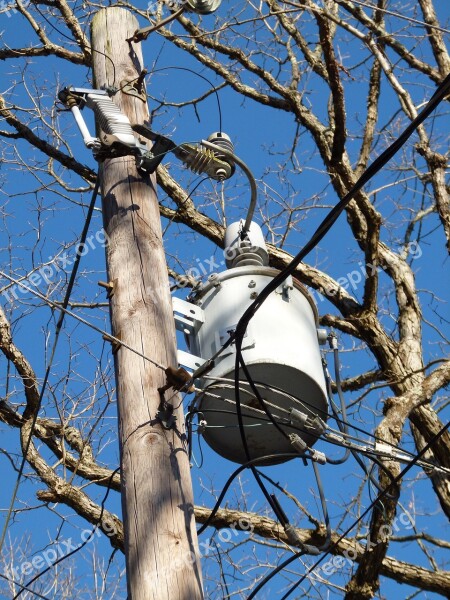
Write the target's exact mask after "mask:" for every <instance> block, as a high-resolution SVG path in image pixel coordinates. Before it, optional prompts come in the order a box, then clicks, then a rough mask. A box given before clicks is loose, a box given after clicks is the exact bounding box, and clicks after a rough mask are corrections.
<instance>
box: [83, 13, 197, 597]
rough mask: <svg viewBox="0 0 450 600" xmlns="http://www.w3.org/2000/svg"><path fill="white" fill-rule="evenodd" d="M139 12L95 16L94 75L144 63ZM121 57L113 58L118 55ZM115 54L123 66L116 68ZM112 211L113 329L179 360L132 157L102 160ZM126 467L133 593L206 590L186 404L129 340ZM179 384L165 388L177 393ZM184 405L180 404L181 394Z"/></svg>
mask: <svg viewBox="0 0 450 600" xmlns="http://www.w3.org/2000/svg"><path fill="white" fill-rule="evenodd" d="M137 27H138V23H137V21H136V19H135V18H134V17H133V16H132V15H131V14H130V13H129V12H128V11H126V10H124V9H121V8H115V7H114V8H108V9H104V10H101V11H99V12H98V13H97V14H96V15H95V17H94V19H93V22H92V31H91V33H92V47H93V49H94V50H98V51H100V52H102V53H104V54H107V56H108V57H110V59H111V60H109V59H108V58H106V57H105V56H104V55H103V54H100V53H99V52H94V53H93V65H94V76H95V85H96V86H97V87H100V86H102V85H104V84H109V85H111V84H113V82H114V85H115V86H116V87H121V85H122V82H123V80H124V79H125V78H137V77H138V75H139V73H140V71H141V69H142V68H143V61H142V54H141V49H140V45H139V44H132V45H131V46H129V45H128V43H127V42H126V41H125V40H126V38H129V37H130V36H131V35H132V34H133V32H134V31H135V30H136V29H137ZM111 61H112V62H111ZM113 63H114V67H115V68H113ZM114 102H116V103H117V104H118V105H119V106H120V107H121V109H122V110H123V112H124V113H125V114H126V115H127V116H128V118H129V119H130V121H131V122H132V123H133V122H138V123H142V122H143V120H144V119H146V118H148V108H147V104H146V103H144V102H142V101H141V100H139V99H137V98H134V97H132V96H129V95H125V94H123V93H121V92H119V93H118V94H116V95H115V96H114ZM101 173H102V198H103V218H104V226H105V230H106V232H107V234H108V237H109V242H108V246H107V251H106V253H107V266H108V275H109V280H117V283H116V286H115V290H114V295H113V297H112V299H111V323H112V332H113V334H114V335H116V336H121V339H122V340H123V341H125V342H126V343H127V344H129V345H130V346H132V347H134V348H137V349H138V350H139V351H140V352H142V353H144V354H145V355H146V356H148V357H150V358H151V359H152V360H155V361H156V362H157V363H159V364H160V365H163V366H164V367H167V366H169V365H172V366H177V361H176V341H175V327H174V320H173V314H172V303H171V298H170V293H169V283H168V276H167V268H166V262H165V254H164V248H163V243H162V233H161V224H160V216H159V208H158V202H157V198H156V193H155V187H154V186H155V182H154V179H153V178H142V177H141V176H140V174H139V173H138V172H137V170H136V168H135V163H134V159H133V158H131V157H126V158H119V159H112V160H107V161H105V163H104V164H103V167H102V170H101ZM115 369H116V382H117V401H118V411H119V437H120V444H121V468H122V485H123V488H122V510H123V520H124V529H125V552H126V563H127V582H128V595H129V599H130V600H149V599H152V600H166V599H167V600H169V599H170V600H198V599H201V598H203V592H202V581H201V572H200V566H199V553H198V546H197V538H196V531H195V521H194V513H193V496H192V486H191V479H190V470H189V463H188V457H187V455H186V451H185V448H184V446H183V437H184V428H183V414H182V410H181V409H179V410H177V411H176V415H177V417H178V420H177V427H178V429H177V431H176V432H175V431H174V430H170V431H167V430H164V429H163V428H162V427H161V425H160V424H159V422H158V421H157V420H156V418H155V417H156V415H157V412H158V406H159V401H160V398H159V394H158V391H157V388H158V387H160V386H162V385H164V383H165V379H164V372H163V371H162V370H161V369H158V368H157V367H155V366H154V365H152V364H151V363H149V362H148V361H145V360H144V359H142V358H141V357H139V356H137V355H136V354H134V353H133V352H130V351H129V350H127V349H125V348H123V347H122V348H121V349H119V351H118V352H117V353H116V355H115ZM170 395H171V394H170V391H169V392H166V397H169V396H170ZM173 403H174V404H175V406H177V405H178V404H179V399H178V397H177V396H176V397H175V398H173Z"/></svg>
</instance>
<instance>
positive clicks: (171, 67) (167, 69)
mask: <svg viewBox="0 0 450 600" xmlns="http://www.w3.org/2000/svg"><path fill="white" fill-rule="evenodd" d="M170 69H174V70H175V71H187V72H188V73H192V74H193V75H197V77H200V79H203V80H204V81H206V83H208V85H210V86H211V87H212V88H213V90H214V94H215V95H216V100H217V111H218V113H219V132H220V133H222V107H221V105H220V98H219V93H218V91H217V89H216V86H215V85H214V84H213V83H212V81H211V80H210V79H208V78H207V77H205V76H204V75H201V74H200V73H197V71H194V70H193V69H189V68H188V67H173V66H170V67H161V68H159V69H155V70H153V71H152V72H151V73H149V74H148V75H147V77H151V76H152V75H153V74H154V73H159V72H160V71H169V70H170ZM221 150H223V149H222V148H221Z"/></svg>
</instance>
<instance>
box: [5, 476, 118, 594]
mask: <svg viewBox="0 0 450 600" xmlns="http://www.w3.org/2000/svg"><path fill="white" fill-rule="evenodd" d="M119 471H120V467H117V469H115V470H114V471H113V472H112V473H111V475H110V476H109V482H108V487H107V488H106V493H105V495H104V497H103V500H102V502H101V504H100V507H101V510H100V515H99V517H98V520H97V523H96V524H95V525H94V527H93V529H92V531H91V533H90V534H89V537H87V538H86V539H85V540H84V541H83V543H82V544H80V545H79V546H77V547H76V548H74V549H73V550H71V551H70V552H69V553H68V554H65V555H64V556H61V557H60V558H58V560H55V562H53V563H52V564H51V565H49V566H48V567H47V568H46V569H44V570H43V571H41V572H40V573H38V574H37V575H35V576H34V577H33V578H32V579H30V580H29V581H27V583H26V585H27V586H29V585H31V584H32V583H34V582H35V581H36V580H37V579H39V578H40V577H42V575H44V574H45V573H47V572H48V571H50V569H53V567H55V566H56V565H57V564H59V563H60V562H62V561H63V560H66V558H69V556H72V555H73V554H75V553H76V552H79V551H80V550H81V549H82V548H84V546H86V544H87V543H88V542H90V540H91V539H92V536H93V535H94V533H95V532H96V530H97V527H98V526H99V524H100V523H101V521H102V517H103V513H104V511H105V504H106V500H107V498H108V496H109V492H110V491H111V485H112V482H113V479H114V475H115V474H116V473H118V472H119ZM115 550H117V548H116V549H115ZM115 550H114V551H115ZM108 568H109V565H108ZM24 589H25V587H24ZM24 589H22V590H20V592H18V593H17V594H16V595H15V596H14V598H13V599H12V600H17V598H18V597H19V596H20V595H21V594H22V592H23V591H24ZM33 593H34V592H33Z"/></svg>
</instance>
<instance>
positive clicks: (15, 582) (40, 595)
mask: <svg viewBox="0 0 450 600" xmlns="http://www.w3.org/2000/svg"><path fill="white" fill-rule="evenodd" d="M0 577H1V578H2V579H6V581H10V582H11V583H14V584H15V585H19V586H20V587H21V588H23V590H25V591H27V592H30V593H31V594H34V595H35V596H37V597H38V598H43V600H50V598H49V597H48V596H43V595H42V594H39V592H34V591H33V590H30V588H28V587H26V586H25V585H23V583H19V582H18V581H15V580H14V579H11V577H7V576H6V575H3V573H0Z"/></svg>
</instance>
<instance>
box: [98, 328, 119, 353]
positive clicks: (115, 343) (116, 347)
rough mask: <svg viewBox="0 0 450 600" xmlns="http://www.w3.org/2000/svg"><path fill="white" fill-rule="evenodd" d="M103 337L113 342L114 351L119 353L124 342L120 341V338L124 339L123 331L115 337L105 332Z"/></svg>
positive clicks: (106, 340)
mask: <svg viewBox="0 0 450 600" xmlns="http://www.w3.org/2000/svg"><path fill="white" fill-rule="evenodd" d="M102 338H103V339H104V340H105V342H110V343H111V348H112V353H113V354H117V352H118V350H119V349H120V348H121V347H122V344H121V343H120V340H121V339H122V335H121V332H119V333H118V334H117V335H115V336H114V337H111V336H109V335H107V334H105V335H103V336H102Z"/></svg>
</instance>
